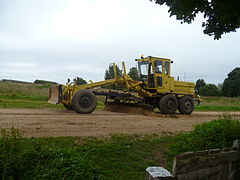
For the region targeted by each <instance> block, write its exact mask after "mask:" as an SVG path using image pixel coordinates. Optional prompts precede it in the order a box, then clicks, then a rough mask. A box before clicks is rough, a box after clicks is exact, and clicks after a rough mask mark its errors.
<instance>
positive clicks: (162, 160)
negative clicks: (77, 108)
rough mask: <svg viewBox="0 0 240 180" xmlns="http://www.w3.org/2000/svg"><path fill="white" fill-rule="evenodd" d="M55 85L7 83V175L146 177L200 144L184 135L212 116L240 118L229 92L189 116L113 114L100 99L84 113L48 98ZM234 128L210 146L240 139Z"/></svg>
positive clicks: (3, 173)
mask: <svg viewBox="0 0 240 180" xmlns="http://www.w3.org/2000/svg"><path fill="white" fill-rule="evenodd" d="M48 87H49V86H48V85H33V84H19V83H10V82H0V178H1V179H28V178H29V177H32V178H33V179H74V178H75V179H119V180H121V179H126V180H127V179H139V180H141V179H145V169H146V167H148V166H153V165H154V166H155V165H156V166H164V167H167V168H168V169H170V170H171V165H172V164H171V163H172V158H173V156H174V155H176V154H178V153H181V152H184V151H183V150H186V151H188V150H192V149H191V148H194V147H190V146H189V145H190V144H193V145H194V142H195V143H196V144H197V146H199V144H200V143H199V142H200V141H199V139H197V140H196V141H194V139H192V137H197V136H196V135H194V136H193V135H192V134H190V135H186V136H183V137H182V133H185V132H190V131H192V130H193V128H194V126H196V125H198V124H201V123H205V122H207V123H210V125H211V126H213V125H214V127H215V126H216V124H217V123H215V124H214V123H212V120H214V119H219V117H220V116H221V115H222V114H223V113H231V114H235V115H231V116H229V115H226V114H224V118H225V117H227V118H225V119H231V118H232V117H234V118H236V119H237V120H239V115H240V112H239V111H240V98H225V97H202V99H203V102H202V103H201V105H199V106H197V105H196V106H195V111H194V113H193V114H191V115H189V116H185V115H180V114H179V113H176V114H173V115H163V114H161V113H159V112H158V111H156V112H155V113H149V114H145V113H144V112H142V113H138V114H129V113H117V112H109V111H105V110H103V109H104V103H103V98H101V97H100V98H99V99H98V104H97V110H96V111H95V112H94V113H92V114H85V115H79V114H77V113H75V112H74V111H68V110H66V109H64V107H63V106H62V105H51V104H48V103H47V99H48ZM225 122H228V121H226V120H224V121H223V123H225ZM229 122H232V121H229ZM227 127H228V126H226V125H225V124H224V125H221V128H227ZM229 127H230V126H229ZM233 127H236V128H238V129H237V130H231V129H229V128H227V131H224V130H223V131H216V132H223V133H224V136H226V134H230V135H229V137H228V139H227V140H226V141H224V142H222V141H218V142H217V143H218V144H217V146H213V147H211V148H216V147H219V146H220V145H219V142H222V144H221V147H222V146H223V147H224V146H228V145H229V144H226V143H225V142H231V140H232V139H234V138H240V135H239V132H240V131H239V125H238V124H237V125H234V126H233ZM211 128H212V127H211ZM211 128H209V127H208V128H205V130H209V129H210V130H211ZM203 129H204V128H203ZM198 132H199V131H198ZM200 132H201V131H200ZM233 132H236V135H234V133H233ZM179 134H180V135H179ZM200 134H201V135H205V136H204V137H209V136H210V135H212V133H209V134H210V135H209V136H208V135H207V132H204V131H203V132H201V133H200ZM216 136H218V137H221V138H222V136H223V135H216ZM176 137H177V138H178V139H176ZM222 139H224V138H222ZM182 140H183V141H182ZM185 141H189V142H190V143H187V144H188V145H186V144H184V142H185ZM202 141H204V142H206V141H207V140H206V139H203V140H202ZM224 143H225V144H224ZM204 144H206V143H204ZM209 144H211V145H212V144H214V143H212V142H210V143H209ZM182 147H183V149H181V148H182ZM199 147H200V146H199ZM201 148H203V149H204V148H206V147H201ZM207 148H209V147H207Z"/></svg>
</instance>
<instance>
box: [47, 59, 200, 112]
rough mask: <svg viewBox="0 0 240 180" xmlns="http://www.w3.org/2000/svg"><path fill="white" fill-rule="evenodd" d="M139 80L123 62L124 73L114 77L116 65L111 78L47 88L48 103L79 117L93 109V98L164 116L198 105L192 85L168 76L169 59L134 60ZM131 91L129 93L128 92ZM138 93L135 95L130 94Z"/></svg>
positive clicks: (94, 103)
mask: <svg viewBox="0 0 240 180" xmlns="http://www.w3.org/2000/svg"><path fill="white" fill-rule="evenodd" d="M136 61H137V62H138V70H139V76H140V79H141V81H135V80H133V79H132V78H131V77H130V76H129V75H128V74H127V73H126V67H125V64H124V62H123V63H122V66H123V73H122V75H121V76H120V77H118V76H117V71H116V65H115V64H113V69H114V78H113V79H109V80H105V81H100V82H95V83H93V82H90V83H89V84H84V85H77V84H76V83H74V82H72V83H70V82H67V84H66V85H58V86H55V87H51V88H50V94H49V97H50V99H49V101H48V102H49V103H52V104H58V103H62V104H63V105H64V107H66V108H67V109H68V110H74V111H76V112H77V113H80V114H86V113H91V112H93V111H94V110H95V108H96V104H97V103H96V95H101V96H106V102H107V100H108V99H112V100H113V101H115V102H119V103H120V102H121V103H126V102H128V103H129V102H131V103H132V104H137V105H142V104H147V105H150V106H152V107H153V108H158V109H159V110H160V111H161V112H162V113H164V114H173V113H175V112H176V111H177V110H178V111H179V112H180V113H181V114H191V113H192V111H193V109H194V100H195V101H198V102H200V98H199V96H198V95H195V94H194V83H191V82H183V81H175V80H174V78H173V77H171V76H170V70H171V68H170V64H171V63H172V61H171V60H170V59H164V58H157V57H151V56H148V57H146V58H143V57H142V58H141V59H136ZM113 84H115V85H121V87H124V90H123V91H122V92H118V91H117V92H116V91H111V90H109V91H99V90H97V89H98V88H99V87H102V86H106V85H113ZM130 90H131V91H130ZM133 91H134V92H137V93H138V96H135V95H133V94H132V93H131V92H133Z"/></svg>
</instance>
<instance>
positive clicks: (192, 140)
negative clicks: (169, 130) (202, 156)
mask: <svg viewBox="0 0 240 180" xmlns="http://www.w3.org/2000/svg"><path fill="white" fill-rule="evenodd" d="M235 139H240V121H239V118H237V117H235V116H230V115H228V114H226V115H223V116H222V117H219V119H217V120H213V121H211V122H206V123H202V124H199V125H196V126H195V127H194V130H193V131H191V132H189V133H184V134H182V135H179V136H177V137H176V138H175V140H174V141H173V143H172V144H170V145H169V150H168V155H169V156H171V157H174V156H175V155H177V154H180V153H183V152H187V151H200V150H205V149H214V148H224V147H230V146H232V143H233V140H235Z"/></svg>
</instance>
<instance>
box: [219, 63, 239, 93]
mask: <svg viewBox="0 0 240 180" xmlns="http://www.w3.org/2000/svg"><path fill="white" fill-rule="evenodd" d="M222 93H223V95H224V96H227V97H236V96H240V67H238V68H235V69H234V70H233V71H232V72H230V73H229V74H228V77H227V78H226V79H225V80H224V82H223V86H222Z"/></svg>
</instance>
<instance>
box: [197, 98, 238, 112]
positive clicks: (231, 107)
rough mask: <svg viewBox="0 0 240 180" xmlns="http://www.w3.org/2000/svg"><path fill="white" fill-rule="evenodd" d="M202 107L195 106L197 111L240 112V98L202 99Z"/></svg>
mask: <svg viewBox="0 0 240 180" xmlns="http://www.w3.org/2000/svg"><path fill="white" fill-rule="evenodd" d="M201 99H202V100H203V101H202V102H201V103H200V105H195V107H194V110H195V111H240V97H235V98H230V97H207V96H203V97H201Z"/></svg>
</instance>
